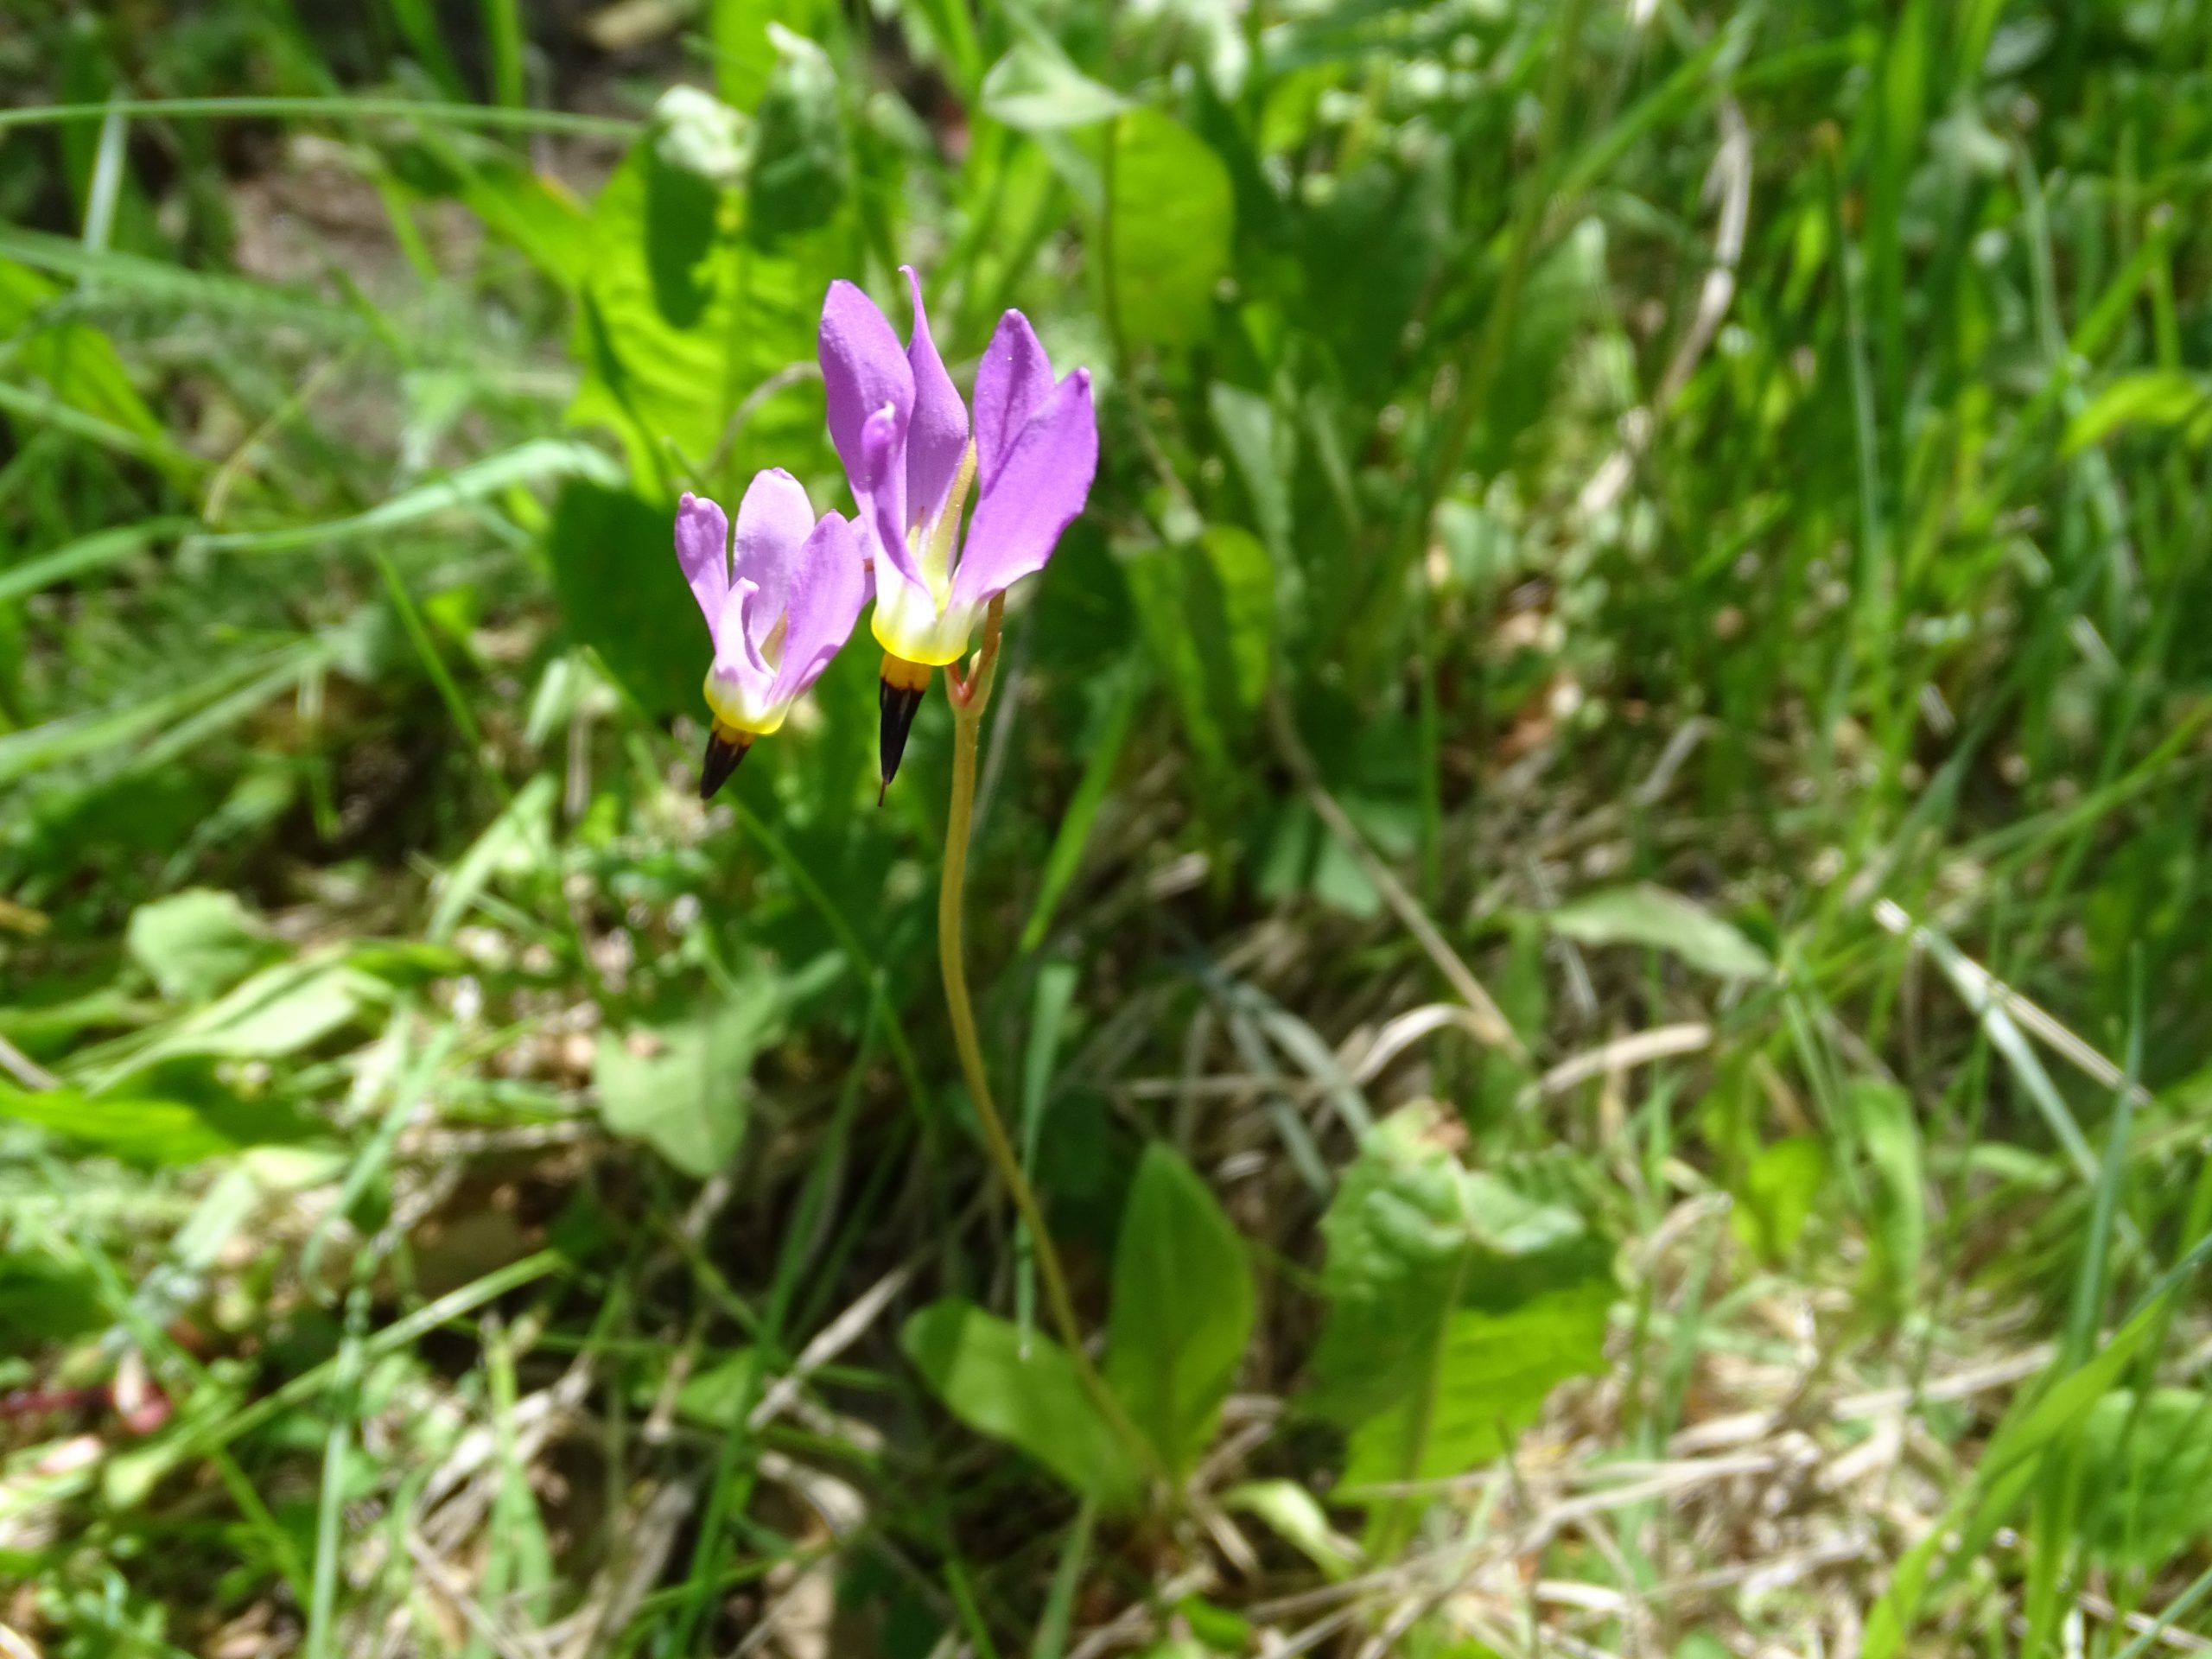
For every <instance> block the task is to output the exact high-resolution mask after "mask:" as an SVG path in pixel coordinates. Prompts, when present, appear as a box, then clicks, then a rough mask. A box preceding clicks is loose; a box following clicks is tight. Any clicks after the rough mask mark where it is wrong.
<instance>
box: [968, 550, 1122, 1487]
mask: <svg viewBox="0 0 2212 1659" xmlns="http://www.w3.org/2000/svg"><path fill="white" fill-rule="evenodd" d="M1005 613H1006V596H1005V595H1004V594H998V595H995V596H994V597H993V598H992V600H991V601H990V602H989V605H988V608H987V609H986V611H985V612H984V615H983V641H982V648H981V649H980V650H979V651H978V652H976V663H975V667H974V669H973V671H971V672H970V673H969V675H968V676H967V677H965V678H964V679H963V678H962V677H960V674H959V669H958V666H957V664H948V665H947V667H946V669H945V689H946V693H947V699H948V701H949V702H950V703H951V705H952V805H951V810H950V814H949V815H948V817H947V819H946V823H945V830H944V874H943V877H942V879H941V880H940V881H939V883H938V895H937V950H938V966H939V967H940V968H941V969H943V970H944V1006H945V1012H946V1014H948V1016H950V1020H951V1022H952V1041H953V1046H954V1047H956V1048H957V1049H958V1050H959V1051H960V1070H961V1073H962V1075H963V1076H964V1077H966V1078H967V1080H968V1093H969V1096H970V1098H972V1099H973V1100H974V1101H975V1103H976V1122H978V1123H980V1124H981V1125H982V1130H983V1147H984V1150H985V1151H986V1152H987V1153H988V1154H989V1155H990V1160H991V1163H992V1166H994V1167H995V1169H996V1170H997V1171H998V1174H999V1179H1001V1181H1003V1182H1005V1183H1006V1190H1007V1196H1008V1197H1010V1198H1013V1200H1014V1209H1015V1210H1016V1211H1018V1212H1019V1213H1020V1217H1021V1221H1022V1224H1023V1225H1024V1226H1025V1227H1027V1228H1028V1230H1029V1236H1030V1238H1031V1240H1032V1241H1033V1243H1034V1244H1035V1246H1036V1251H1037V1274H1038V1277H1039V1278H1040V1279H1042V1280H1043V1281H1045V1305H1046V1308H1047V1310H1048V1311H1049V1312H1050V1313H1051V1314H1052V1324H1053V1325H1054V1326H1055V1327H1056V1328H1057V1329H1058V1332H1059V1337H1060V1344H1061V1346H1062V1347H1064V1348H1065V1349H1066V1350H1067V1353H1068V1358H1069V1360H1070V1361H1071V1363H1073V1364H1074V1366H1075V1373H1076V1379H1077V1382H1079V1383H1081V1384H1082V1385H1083V1390H1084V1393H1085V1394H1087V1395H1090V1402H1091V1403H1092V1404H1093V1405H1094V1406H1096V1407H1097V1408H1098V1411H1099V1414H1100V1415H1101V1416H1103V1417H1104V1418H1105V1420H1106V1421H1107V1422H1108V1423H1109V1424H1110V1425H1111V1426H1112V1427H1113V1429H1114V1432H1115V1433H1116V1434H1118V1435H1120V1436H1121V1438H1122V1440H1124V1441H1125V1442H1127V1444H1128V1446H1129V1448H1130V1450H1131V1451H1132V1452H1135V1455H1136V1457H1137V1459H1138V1460H1139V1461H1140V1462H1141V1463H1142V1464H1143V1465H1144V1466H1145V1469H1146V1470H1147V1472H1148V1473H1150V1474H1152V1475H1154V1476H1155V1477H1160V1478H1165V1474H1166V1471H1165V1470H1164V1469H1163V1468H1162V1467H1161V1465H1160V1457H1159V1454H1158V1453H1157V1452H1154V1450H1153V1447H1152V1443H1151V1442H1150V1441H1149V1440H1146V1439H1145V1437H1144V1434H1143V1433H1142V1432H1141V1430H1139V1429H1138V1427H1137V1426H1136V1425H1135V1423H1134V1422H1132V1421H1129V1414H1128V1412H1126V1411H1124V1410H1123V1409H1122V1402H1120V1401H1119V1400H1117V1399H1116V1398H1115V1397H1114V1391H1113V1390H1112V1389H1109V1388H1108V1387H1107V1386H1106V1379H1105V1378H1104V1377H1103V1376H1100V1375H1099V1373H1098V1368H1097V1367H1096V1365H1094V1364H1092V1363H1091V1362H1090V1354H1089V1352H1088V1351H1086V1350H1085V1349H1084V1345H1083V1327H1082V1326H1081V1325H1078V1324H1077V1321H1076V1316H1075V1301H1074V1299H1073V1298H1071V1296H1070V1295H1069V1294H1068V1281H1067V1274H1066V1273H1065V1271H1064V1270H1063V1269H1062V1268H1061V1266H1060V1253H1059V1251H1058V1249H1055V1248H1053V1244H1052V1234H1051V1233H1049V1232H1048V1231H1046V1228H1045V1212H1044V1207H1043V1206H1042V1205H1039V1203H1038V1202H1037V1192H1036V1189H1035V1188H1034V1187H1033V1186H1031V1185H1030V1184H1029V1178H1028V1177H1027V1175H1025V1174H1023V1173H1022V1170H1021V1160H1020V1158H1019V1157H1018V1156H1016V1155H1015V1153H1014V1142H1013V1141H1012V1140H1011V1139H1010V1138H1009V1137H1008V1136H1007V1132H1006V1123H1005V1121H1004V1120H1003V1119H1001V1117H1000V1116H999V1111H998V1108H997V1106H996V1105H995V1104H994V1103H993V1102H992V1098H991V1085H990V1083H989V1080H988V1078H987V1077H985V1076H984V1074H983V1046H982V1042H981V1041H980V1040H978V1039H977V1037H976V1009H975V1006H974V1004H973V1003H972V1002H971V1001H969V995H968V968H967V963H966V961H965V959H964V952H963V950H962V940H961V909H962V905H963V901H964V899H965V898H966V895H967V886H968V836H969V828H970V825H971V823H972V822H973V820H974V817H975V810H976V747H977V739H978V737H979V735H980V734H981V732H982V725H983V710H984V709H985V708H986V707H988V704H989V702H990V700H991V682H992V679H993V677H994V676H995V674H996V672H997V669H998V658H999V634H1000V629H1001V620H1002V619H1003V617H1004V615H1005Z"/></svg>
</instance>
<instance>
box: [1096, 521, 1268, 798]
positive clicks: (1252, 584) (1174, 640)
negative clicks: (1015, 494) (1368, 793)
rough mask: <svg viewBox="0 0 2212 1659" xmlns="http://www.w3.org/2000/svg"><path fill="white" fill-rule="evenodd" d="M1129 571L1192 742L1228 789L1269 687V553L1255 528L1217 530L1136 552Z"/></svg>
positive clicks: (1149, 634)
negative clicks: (1235, 758)
mask: <svg viewBox="0 0 2212 1659" xmlns="http://www.w3.org/2000/svg"><path fill="white" fill-rule="evenodd" d="M1123 570H1124V573H1125V575H1127V577H1128V586H1129V596H1130V598H1131V600H1132V601H1133V602H1134V604H1135V607H1136V611H1137V615H1138V619H1139V622H1140V624H1141V626H1142V629H1143V632H1144V637H1145V643H1146V644H1147V645H1148V646H1149V647H1150V648H1151V651H1152V654H1153V657H1154V660H1155V661H1156V662H1157V663H1158V664H1159V665H1160V673H1161V677H1162V678H1163V679H1165V680H1166V683H1167V686H1168V690H1169V691H1170V692H1171V694H1172V695H1173V697H1174V700H1175V706H1176V711H1177V712H1178V713H1179V715H1181V716H1182V719H1183V725H1184V728H1185V731H1186V732H1187V733H1188V734H1189V736H1190V739H1191V746H1192V748H1194V749H1196V750H1197V751H1198V759H1199V760H1200V763H1201V764H1202V765H1203V766H1205V769H1206V771H1207V773H1208V776H1209V777H1210V778H1211V779H1212V781H1213V784H1214V785H1215V786H1216V787H1217V789H1221V790H1226V789H1227V788H1229V787H1230V785H1232V784H1233V783H1234V773H1233V772H1232V769H1231V748H1232V746H1233V745H1234V744H1235V743H1236V742H1237V741H1241V740H1242V738H1243V735H1244V734H1245V732H1246V731H1247V730H1248V729H1249V726H1250V724H1251V721H1252V717H1253V715H1254V713H1255V710H1256V709H1258V707H1259V702H1260V698H1261V697H1262V695H1264V693H1265V691H1266V690H1267V682H1268V664H1269V660H1270V655H1271V652H1272V651H1273V648H1274V646H1273V640H1274V597H1275V594H1274V565H1273V563H1272V562H1271V561H1270V560H1269V559H1268V554H1267V550H1266V549H1265V548H1263V547H1262V546H1261V545H1260V543H1259V542H1258V541H1257V540H1256V539H1255V537H1253V536H1252V535H1251V533H1250V532H1249V531H1243V530H1240V529H1238V528H1236V526H1235V525H1233V524H1215V525H1212V526H1210V527H1209V528H1208V529H1207V530H1206V531H1205V534H1204V535H1203V536H1202V537H1199V539H1198V541H1197V542H1195V543H1190V544H1188V545H1186V546H1183V547H1178V548H1154V549H1150V550H1147V551H1145V552H1142V553H1140V554H1138V555H1136V556H1134V557H1133V558H1130V559H1128V561H1126V562H1125V563H1124V565H1123Z"/></svg>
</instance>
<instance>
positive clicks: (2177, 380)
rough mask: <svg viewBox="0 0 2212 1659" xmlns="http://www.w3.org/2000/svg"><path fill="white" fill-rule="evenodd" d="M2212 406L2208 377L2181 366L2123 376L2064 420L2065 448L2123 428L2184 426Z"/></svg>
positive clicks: (2072, 451) (2080, 446)
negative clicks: (2073, 415) (2072, 415)
mask: <svg viewBox="0 0 2212 1659" xmlns="http://www.w3.org/2000/svg"><path fill="white" fill-rule="evenodd" d="M2208 407H2212V381H2207V380H2206V379H2205V378H2203V377H2202V375H2196V374H2188V373H2184V372H2183V371H2181V370H2179V369H2146V370H2144V371H2143V372H2140V373H2137V374H2123V375H2121V376H2120V378H2118V379H2117V380H2114V381H2113V383H2112V384H2111V385H2108V386H2107V387H2106V388H2105V389H2104V390H2103V391H2100V392H2099V393H2098V394H2097V395H2096V396H2095V397H2094V398H2092V399H2090V401H2089V403H2088V406H2087V407H2086V408H2084V409H2083V410H2082V412H2081V413H2080V414H2078V415H2076V416H2075V417H2074V418H2073V419H2072V420H2071V421H2069V422H2068V423H2067V426H2066V442H2065V445H2064V451H2065V453H2066V454H2076V453H2078V452H2079V451H2081V450H2083V449H2086V448H2088V447H2089V446H2090V445H2091V444H2093V443H2101V442H2103V441H2104V440H2105V439H2107V438H2108V437H2110V436H2111V435H2113V433H2114V432H2117V431H2119V430H2120V429H2121V428H2122V427H2128V426H2153V427H2174V426H2183V425H2186V424H2187V423H2189V422H2190V421H2191V420H2193V419H2194V418H2196V416H2198V415H2200V414H2202V412H2203V411H2204V410H2206V409H2207V408H2208Z"/></svg>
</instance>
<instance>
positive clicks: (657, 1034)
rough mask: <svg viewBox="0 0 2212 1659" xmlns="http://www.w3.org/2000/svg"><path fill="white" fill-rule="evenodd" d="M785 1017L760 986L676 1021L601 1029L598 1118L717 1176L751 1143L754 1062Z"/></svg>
mask: <svg viewBox="0 0 2212 1659" xmlns="http://www.w3.org/2000/svg"><path fill="white" fill-rule="evenodd" d="M782 1016H783V1006H782V1002H781V1000H780V999H779V997H778V996H777V995H776V994H775V992H774V990H773V989H772V988H771V987H770V986H769V985H768V984H767V983H766V982H765V981H756V982H753V984H752V985H750V986H747V987H746V988H741V990H740V992H739V994H738V995H734V996H730V997H727V998H722V999H719V1000H716V1001H712V1002H709V1003H707V1004H706V1005H704V1006H702V1007H699V1008H696V1009H695V1010H692V1011H691V1012H690V1013H688V1014H683V1015H681V1016H678V1017H677V1018H673V1019H668V1020H639V1021H638V1022H636V1023H633V1024H632V1025H630V1026H628V1027H626V1028H623V1029H620V1030H615V1029H607V1030H603V1031H601V1033H600V1039H599V1052H598V1054H597V1056H596V1058H594V1061H593V1064H592V1083H593V1084H594V1087H595V1088H596V1089H597V1090H598V1091H599V1111H600V1116H601V1117H603V1118H605V1119H606V1120H607V1128H610V1129H612V1130H613V1131H614V1132H615V1133H616V1134H617V1135H633V1136H635V1137H636V1138H637V1139H639V1140H640V1141H645V1143H646V1144H647V1145H648V1146H650V1147H652V1148H653V1149H654V1150H655V1151H656V1152H658V1153H659V1154H661V1156H662V1157H664V1158H665V1159H667V1160H668V1161H669V1162H670V1163H671V1164H673V1165H675V1166H676V1167H677V1168H678V1169H680V1170H682V1171H683V1173H685V1174H687V1175H694V1176H697V1177H699V1178H701V1179H704V1178H705V1177H707V1176H709V1175H712V1174H714V1173H715V1172H716V1171H718V1170H720V1169H721V1168H722V1167H723V1166H725V1165H727V1164H728V1162H729V1160H731V1158H733V1157H734V1156H735V1155H736V1153H737V1147H738V1143H739V1142H740V1141H741V1140H743V1139H744V1136H745V1122H746V1118H747V1115H748V1111H749V1103H750V1100H751V1096H752V1071H753V1056H754V1055H755V1054H756V1053H758V1052H760V1048H761V1046H762V1045H763V1044H765V1043H766V1042H768V1041H769V1040H771V1039H772V1037H773V1036H774V1034H775V1033H776V1031H777V1029H778V1028H779V1026H780V1024H781V1022H782Z"/></svg>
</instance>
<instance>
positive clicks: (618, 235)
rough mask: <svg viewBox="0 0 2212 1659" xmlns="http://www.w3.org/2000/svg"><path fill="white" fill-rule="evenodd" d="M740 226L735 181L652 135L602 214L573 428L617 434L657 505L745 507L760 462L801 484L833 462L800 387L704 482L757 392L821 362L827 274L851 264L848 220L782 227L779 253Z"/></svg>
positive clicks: (759, 414)
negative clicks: (682, 490)
mask: <svg viewBox="0 0 2212 1659" xmlns="http://www.w3.org/2000/svg"><path fill="white" fill-rule="evenodd" d="M694 159H696V158H694ZM744 215H745V203H744V200H743V198H742V195H741V193H740V192H738V191H737V190H735V189H733V188H729V186H728V183H727V181H724V180H721V179H720V178H717V177H710V176H709V175H707V174H705V173H702V172H701V171H699V170H697V168H696V167H695V166H693V165H690V164H689V162H687V163H686V164H683V165H678V164H677V162H676V161H675V160H671V157H670V156H667V155H664V153H663V146H661V145H659V144H658V143H654V142H652V141H650V140H649V141H648V142H645V143H640V144H639V145H637V146H636V147H634V148H633V149H632V151H631V153H630V156H629V157H628V159H626V161H625V162H623V163H622V165H621V167H620V168H617V169H616V171H615V173H614V175H613V177H612V178H610V179H609V180H608V181H607V184H606V186H605V187H604V188H602V189H601V191H600V193H599V195H598V197H597V199H596V200H594V202H593V204H592V211H591V241H592V245H593V248H594V257H593V260H592V264H591V270H590V273H589V275H588V277H586V279H585V281H584V285H583V294H582V304H581V306H580V307H579V308H578V316H577V321H576V334H575V344H574V350H575V354H576V356H577V357H578V358H579V359H581V360H582V364H583V366H584V379H583V384H582V386H581V387H580V388H579V389H578V391H577V393H576V398H575V403H574V404H572V405H571V406H570V408H569V419H570V420H572V421H575V422H579V423H586V422H590V423H603V424H605V425H607V426H608V427H610V428H612V429H613V430H614V431H616V432H617V433H619V434H620V435H621V437H622V439H623V441H624V443H625V445H626V448H627V449H628V453H629V458H630V471H631V475H632V480H634V481H635V482H636V483H637V485H638V486H639V488H640V489H641V490H642V491H643V492H644V493H647V494H649V495H653V496H656V497H658V496H662V495H665V496H666V497H668V498H669V499H673V498H674V497H675V495H676V493H677V489H678V487H679V486H682V485H683V484H685V483H687V482H688V483H689V484H690V486H692V487H694V488H705V489H713V490H721V491H724V492H726V493H728V496H729V498H730V500H731V503H732V505H734V499H735V497H736V496H737V495H738V494H739V493H741V491H742V487H743V483H744V480H746V479H747V478H749V477H750V476H751V473H752V469H753V467H755V466H757V465H766V464H770V463H773V464H776V465H779V466H785V467H791V468H792V469H793V470H794V471H798V472H800V473H802V474H803V473H804V472H805V471H806V470H807V469H808V467H810V465H811V464H812V462H811V457H813V456H815V455H817V454H821V453H822V451H823V426H822V409H823V404H822V391H821V387H820V385H819V384H818V382H816V381H813V380H810V379H809V380H804V381H800V380H798V379H794V382H793V384H792V385H790V386H789V387H788V388H786V389H785V390H784V391H779V392H776V393H774V394H772V395H771V396H769V397H767V399H766V401H765V402H764V403H762V404H760V405H759V406H758V407H757V408H754V409H753V410H752V411H751V413H750V414H749V416H748V417H747V422H746V423H745V426H744V429H743V430H742V433H741V434H740V435H736V436H735V437H734V439H733V441H732V442H731V443H730V444H729V446H728V454H724V455H722V458H721V466H720V467H717V469H716V470H715V474H714V475H713V476H711V477H704V476H698V475H696V474H694V473H693V470H692V469H694V468H698V467H707V466H709V464H710V463H712V462H713V461H715V457H716V455H717V454H718V453H720V452H721V451H722V450H723V449H724V448H725V444H724V440H725V436H726V435H728V433H729V429H730V423H731V419H732V417H733V416H734V415H735V414H736V412H737V410H738V409H739V407H740V406H741V404H743V403H744V401H745V400H746V399H747V397H750V396H751V395H753V394H754V393H756V392H758V391H760V388H761V387H762V386H763V385H764V384H765V383H767V382H768V381H769V380H770V379H771V378H772V376H775V375H777V374H779V373H780V372H783V371H785V370H786V369H790V368H791V367H793V366H794V365H809V364H811V363H812V362H813V360H814V357H815V326H816V323H817V321H818V318H819V313H820V308H821V304H822V288H823V283H822V272H823V270H825V269H826V270H839V269H849V268H850V267H851V266H852V265H853V264H855V257H854V249H853V240H854V238H853V237H852V235H851V233H850V231H849V227H848V226H849V218H850V215H849V214H842V215H840V216H838V218H837V219H836V221H835V222H834V223H832V224H830V225H829V226H824V227H823V228H822V229H820V230H818V231H811V232H798V231H796V230H795V229H791V228H790V227H785V228H786V230H787V231H788V233H786V234H784V235H782V236H781V237H780V238H779V242H778V245H777V246H776V248H775V249H774V250H773V251H770V250H768V249H766V248H763V247H761V246H760V245H758V244H757V243H756V242H755V241H753V239H752V238H748V237H745V236H741V235H737V234H734V233H733V232H736V231H737V230H738V228H739V227H740V226H741V223H742V221H743V219H744ZM666 541H667V536H666V533H665V530H664V531H663V533H662V534H661V535H660V537H658V543H660V544H661V545H663V546H664V545H665V543H666Z"/></svg>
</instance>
